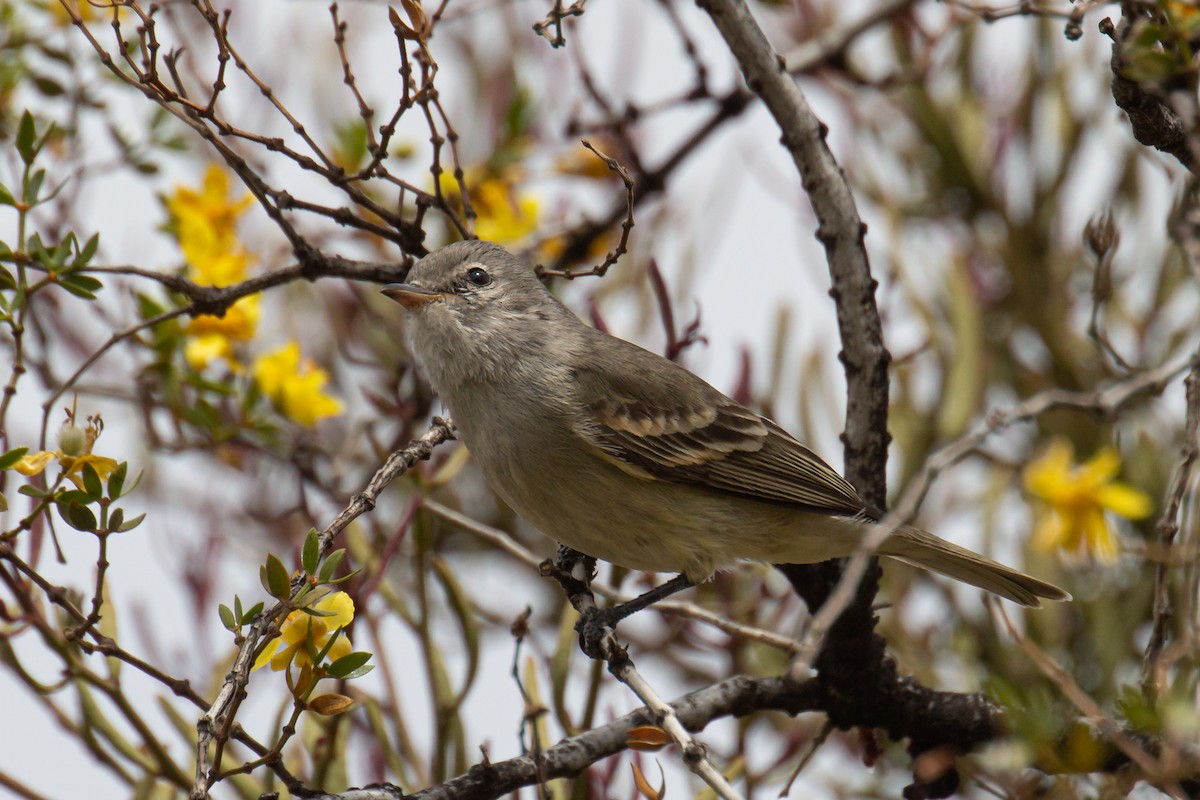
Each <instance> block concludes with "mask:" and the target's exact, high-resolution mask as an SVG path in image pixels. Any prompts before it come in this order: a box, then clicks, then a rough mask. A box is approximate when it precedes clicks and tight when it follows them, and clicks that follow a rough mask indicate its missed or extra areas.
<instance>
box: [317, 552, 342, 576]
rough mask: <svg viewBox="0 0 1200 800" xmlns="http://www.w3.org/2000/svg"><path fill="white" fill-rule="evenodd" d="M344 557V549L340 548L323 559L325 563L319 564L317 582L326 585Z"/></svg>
mask: <svg viewBox="0 0 1200 800" xmlns="http://www.w3.org/2000/svg"><path fill="white" fill-rule="evenodd" d="M345 556H346V548H344V547H341V548H338V549H337V550H334V551H333V552H332V553H330V554H329V555H328V556H327V557H326V558H325V563H323V564H321V574H320V575H318V576H317V580H318V581H320V582H321V583H327V582H328V581H329V579H330V578H332V577H333V573H335V572H337V568H338V567H340V566H341V564H342V559H343V558H344V557H345Z"/></svg>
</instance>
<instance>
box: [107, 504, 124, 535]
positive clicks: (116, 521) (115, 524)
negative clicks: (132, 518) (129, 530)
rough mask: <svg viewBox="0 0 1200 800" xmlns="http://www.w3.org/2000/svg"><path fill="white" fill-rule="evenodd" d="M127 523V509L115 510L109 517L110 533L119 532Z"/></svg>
mask: <svg viewBox="0 0 1200 800" xmlns="http://www.w3.org/2000/svg"><path fill="white" fill-rule="evenodd" d="M124 523H125V509H123V508H114V509H113V510H112V513H111V514H109V515H108V529H109V530H110V531H119V530H121V526H122V525H123V524H124Z"/></svg>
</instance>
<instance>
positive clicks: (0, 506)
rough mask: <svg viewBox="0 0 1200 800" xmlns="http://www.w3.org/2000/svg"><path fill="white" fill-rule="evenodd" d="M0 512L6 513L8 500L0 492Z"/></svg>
mask: <svg viewBox="0 0 1200 800" xmlns="http://www.w3.org/2000/svg"><path fill="white" fill-rule="evenodd" d="M0 511H8V498H7V497H5V496H4V492H0Z"/></svg>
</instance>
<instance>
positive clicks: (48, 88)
mask: <svg viewBox="0 0 1200 800" xmlns="http://www.w3.org/2000/svg"><path fill="white" fill-rule="evenodd" d="M33 85H34V86H36V87H37V89H38V91H39V92H41V93H42V94H44V95H45V96H46V97H59V96H61V95H62V94H63V93H64V92H65V91H66V90H65V89H63V87H62V84H61V83H59V82H58V81H56V80H54V79H53V78H47V77H46V76H44V75H36V76H34V78H33Z"/></svg>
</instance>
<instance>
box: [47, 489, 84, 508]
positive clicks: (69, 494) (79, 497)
mask: <svg viewBox="0 0 1200 800" xmlns="http://www.w3.org/2000/svg"><path fill="white" fill-rule="evenodd" d="M54 502H56V503H65V504H70V503H75V504H76V505H81V506H86V505H88V504H89V503H91V502H92V496H91V495H89V494H88V493H87V492H85V491H83V490H82V489H67V490H64V491H61V492H59V493H58V495H57V496H56V497H55V498H54Z"/></svg>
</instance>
